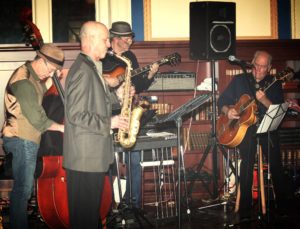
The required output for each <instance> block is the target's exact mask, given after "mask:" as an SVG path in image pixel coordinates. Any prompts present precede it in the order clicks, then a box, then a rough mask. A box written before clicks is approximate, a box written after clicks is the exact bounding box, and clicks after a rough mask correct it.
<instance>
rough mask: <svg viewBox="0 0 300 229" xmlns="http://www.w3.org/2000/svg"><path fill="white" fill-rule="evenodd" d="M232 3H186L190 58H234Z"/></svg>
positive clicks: (233, 9)
mask: <svg viewBox="0 0 300 229" xmlns="http://www.w3.org/2000/svg"><path fill="white" fill-rule="evenodd" d="M235 20H236V19H235V3H234V2H191V3H190V58H191V59H193V60H221V59H226V58H227V57H228V56H230V55H235Z"/></svg>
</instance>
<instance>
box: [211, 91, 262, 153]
mask: <svg viewBox="0 0 300 229" xmlns="http://www.w3.org/2000/svg"><path fill="white" fill-rule="evenodd" d="M251 101H252V99H251V97H250V96H249V95H247V94H244V95H242V96H241V98H240V99H239V101H238V102H237V103H236V104H235V105H234V106H233V107H234V108H235V110H236V111H237V112H238V113H240V118H239V119H233V120H229V119H228V117H227V115H224V114H222V115H220V117H219V119H218V120H217V126H216V128H217V138H218V140H219V143H220V144H222V145H226V146H228V147H236V146H238V145H239V144H240V143H241V141H242V140H243V138H244V137H245V134H246V131H247V129H248V127H249V126H251V125H253V124H254V123H256V121H257V118H256V115H255V112H256V110H257V106H256V104H255V103H251ZM245 107H247V108H245ZM239 111H242V112H239Z"/></svg>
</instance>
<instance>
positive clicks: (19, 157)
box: [2, 44, 64, 229]
mask: <svg viewBox="0 0 300 229" xmlns="http://www.w3.org/2000/svg"><path fill="white" fill-rule="evenodd" d="M63 64H64V53H63V51H62V50H61V49H59V48H58V47H56V46H54V45H52V44H45V45H43V46H42V48H41V49H40V50H39V51H37V56H36V58H35V59H34V60H33V61H27V62H26V63H25V64H24V65H22V66H20V67H19V68H18V69H17V70H15V71H14V73H13V74H12V76H11V77H10V79H9V81H8V83H7V86H6V90H5V95H4V104H5V114H6V117H5V122H4V126H3V129H2V135H3V136H2V137H3V148H4V151H5V152H6V153H7V154H8V153H12V156H13V159H12V174H13V178H14V185H13V189H12V191H11V194H10V206H9V211H10V216H9V221H10V228H22V229H24V228H25V229H26V228H28V223H27V205H28V200H29V199H30V197H31V193H32V190H33V181H34V171H35V167H36V159H37V151H38V148H39V144H40V139H41V134H42V133H43V132H45V131H47V130H51V131H60V132H64V126H63V125H61V124H58V123H56V122H54V121H53V120H50V119H49V118H48V117H47V116H46V113H45V111H44V109H43V107H42V99H43V95H44V93H45V92H46V91H47V89H48V88H49V87H50V86H51V85H52V79H51V77H52V76H53V74H54V73H55V72H56V71H57V70H60V69H61V68H62V67H63Z"/></svg>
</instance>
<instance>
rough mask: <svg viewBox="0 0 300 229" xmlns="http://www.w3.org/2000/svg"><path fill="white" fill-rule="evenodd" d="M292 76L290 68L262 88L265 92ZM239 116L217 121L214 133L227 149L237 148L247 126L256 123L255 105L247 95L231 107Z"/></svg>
mask: <svg viewBox="0 0 300 229" xmlns="http://www.w3.org/2000/svg"><path fill="white" fill-rule="evenodd" d="M293 75H294V71H293V69H291V68H286V69H285V70H283V71H282V72H280V73H278V74H277V75H276V76H274V80H273V81H272V82H271V83H270V84H269V85H267V86H266V88H264V91H267V90H268V89H269V88H270V87H271V86H272V85H273V84H274V83H275V82H276V81H278V80H280V81H287V80H290V79H291V78H292V77H293ZM232 107H233V108H234V109H235V110H236V111H237V112H238V115H239V116H240V118H239V119H228V117H227V115H225V114H221V115H220V116H219V119H218V120H217V125H216V132H217V138H218V140H219V143H220V144H222V145H226V146H228V147H236V146H238V145H239V144H240V143H241V142H242V140H243V139H244V137H245V134H246V131H247V129H248V127H249V126H251V125H253V124H254V123H256V121H257V117H256V115H255V112H256V110H257V105H256V103H255V99H253V98H251V97H250V96H249V95H247V94H243V95H242V96H241V97H240V99H239V101H238V102H237V103H236V104H235V105H233V106H232Z"/></svg>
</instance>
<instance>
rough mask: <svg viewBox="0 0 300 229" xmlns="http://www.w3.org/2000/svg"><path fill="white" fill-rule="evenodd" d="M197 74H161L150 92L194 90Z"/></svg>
mask: <svg viewBox="0 0 300 229" xmlns="http://www.w3.org/2000/svg"><path fill="white" fill-rule="evenodd" d="M195 82H196V73H195V72H159V73H157V74H156V75H155V80H154V82H153V83H152V84H151V86H150V87H149V89H148V91H176V90H194V88H195Z"/></svg>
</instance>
